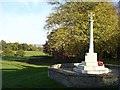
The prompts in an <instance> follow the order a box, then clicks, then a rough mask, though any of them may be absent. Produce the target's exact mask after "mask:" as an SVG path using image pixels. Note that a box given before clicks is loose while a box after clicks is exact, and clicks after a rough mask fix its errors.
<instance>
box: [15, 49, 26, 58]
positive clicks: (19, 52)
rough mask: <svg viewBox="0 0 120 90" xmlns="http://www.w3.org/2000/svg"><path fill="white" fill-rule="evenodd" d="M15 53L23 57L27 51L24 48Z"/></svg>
mask: <svg viewBox="0 0 120 90" xmlns="http://www.w3.org/2000/svg"><path fill="white" fill-rule="evenodd" d="M15 55H16V56H21V57H23V56H24V55H25V52H24V51H23V50H18V51H17V52H16V54H15Z"/></svg>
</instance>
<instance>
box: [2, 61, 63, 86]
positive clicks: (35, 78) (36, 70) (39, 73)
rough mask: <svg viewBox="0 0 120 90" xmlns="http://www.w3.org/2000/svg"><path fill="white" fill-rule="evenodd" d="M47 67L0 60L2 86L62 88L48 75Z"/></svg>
mask: <svg viewBox="0 0 120 90" xmlns="http://www.w3.org/2000/svg"><path fill="white" fill-rule="evenodd" d="M48 67H49V66H44V65H43V66H42V65H32V64H27V63H23V62H16V61H4V60H3V61H2V87H3V88H64V86H63V85H61V84H60V83H58V82H56V81H54V80H52V79H50V78H49V77H48Z"/></svg>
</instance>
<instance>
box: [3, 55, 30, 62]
mask: <svg viewBox="0 0 120 90" xmlns="http://www.w3.org/2000/svg"><path fill="white" fill-rule="evenodd" d="M28 59H29V57H27V56H24V57H20V56H2V60H6V61H21V62H22V61H27V60H28Z"/></svg>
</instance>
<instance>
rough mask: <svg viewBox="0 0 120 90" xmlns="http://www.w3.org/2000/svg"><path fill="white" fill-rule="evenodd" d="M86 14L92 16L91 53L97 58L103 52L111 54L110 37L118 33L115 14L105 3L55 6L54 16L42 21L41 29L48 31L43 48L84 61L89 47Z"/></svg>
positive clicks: (115, 9)
mask: <svg viewBox="0 0 120 90" xmlns="http://www.w3.org/2000/svg"><path fill="white" fill-rule="evenodd" d="M90 12H93V13H94V14H95V17H94V42H95V51H96V52H98V54H99V56H100V57H101V54H102V53H103V52H104V51H108V52H110V53H112V54H114V53H115V48H116V47H117V43H116V39H115V38H114V37H115V36H116V34H117V33H118V30H117V26H118V23H117V22H118V18H117V17H118V12H117V8H116V7H115V6H114V5H113V4H112V3H108V2H69V3H67V2H66V3H64V4H60V5H59V6H58V7H55V8H54V13H51V14H50V16H49V17H48V18H47V20H46V25H45V29H47V30H52V32H51V33H50V34H49V35H48V41H47V43H46V44H45V48H44V49H46V51H48V52H51V51H52V48H54V49H55V50H56V51H60V50H61V48H63V49H64V50H65V51H67V52H68V53H69V55H76V56H79V57H80V58H84V53H85V52H86V51H87V50H88V45H89V17H88V14H89V13H90ZM114 41H115V42H114ZM103 47H104V48H103Z"/></svg>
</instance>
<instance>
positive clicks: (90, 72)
mask: <svg viewBox="0 0 120 90" xmlns="http://www.w3.org/2000/svg"><path fill="white" fill-rule="evenodd" d="M81 72H82V73H84V74H104V73H108V72H109V69H106V70H82V71H81Z"/></svg>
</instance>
